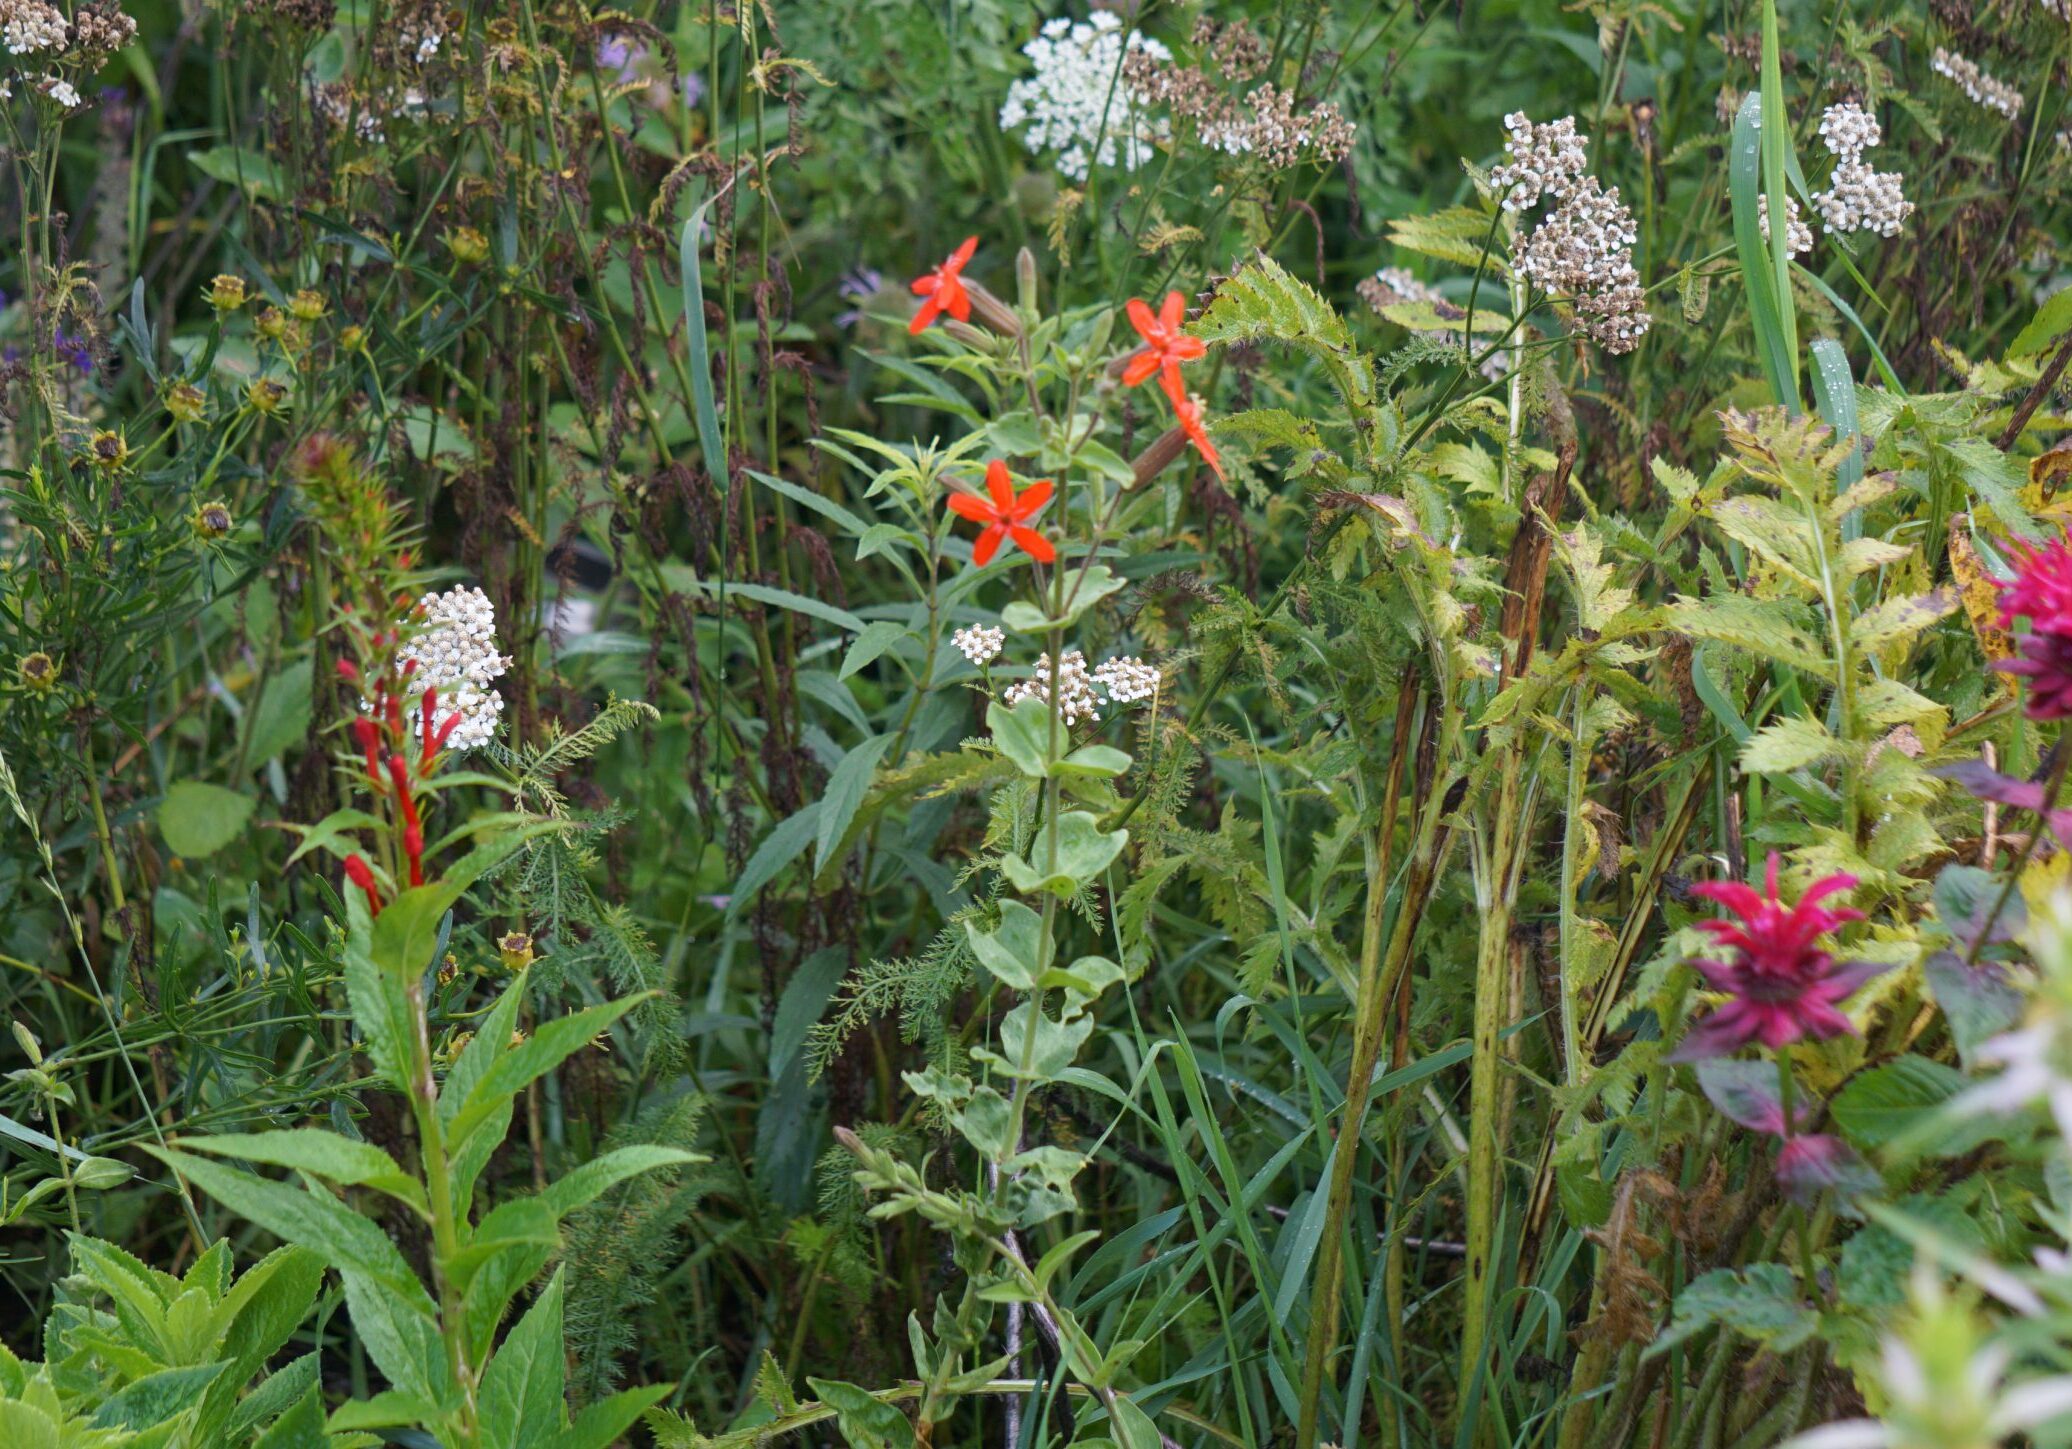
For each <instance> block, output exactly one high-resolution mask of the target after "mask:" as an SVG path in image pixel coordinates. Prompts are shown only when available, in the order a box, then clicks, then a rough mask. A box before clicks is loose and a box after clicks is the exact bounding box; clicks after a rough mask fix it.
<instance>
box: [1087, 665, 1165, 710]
mask: <svg viewBox="0 0 2072 1449" xmlns="http://www.w3.org/2000/svg"><path fill="white" fill-rule="evenodd" d="M1159 678H1160V675H1159V672H1158V666H1157V665H1156V664H1146V663H1145V662H1144V661H1143V660H1141V659H1139V658H1137V656H1136V655H1134V654H1118V655H1116V656H1115V657H1114V658H1113V659H1104V660H1102V661H1101V662H1100V664H1098V665H1097V666H1095V668H1094V682H1095V683H1096V684H1098V685H1100V686H1101V688H1103V689H1105V690H1107V691H1108V698H1109V699H1110V700H1111V701H1113V702H1114V703H1116V704H1134V703H1136V702H1137V701H1138V700H1140V699H1149V698H1151V696H1152V695H1154V694H1156V693H1158V681H1159Z"/></svg>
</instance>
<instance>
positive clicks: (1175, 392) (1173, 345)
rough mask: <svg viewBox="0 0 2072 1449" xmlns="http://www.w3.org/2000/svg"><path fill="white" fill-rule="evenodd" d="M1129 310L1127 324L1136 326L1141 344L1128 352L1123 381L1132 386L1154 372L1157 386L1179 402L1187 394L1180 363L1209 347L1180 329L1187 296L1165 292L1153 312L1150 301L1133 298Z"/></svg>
mask: <svg viewBox="0 0 2072 1449" xmlns="http://www.w3.org/2000/svg"><path fill="white" fill-rule="evenodd" d="M1128 310H1129V316H1130V326H1132V327H1134V328H1136V329H1137V335H1138V336H1139V337H1141V338H1143V339H1144V345H1143V346H1142V347H1141V348H1139V349H1138V350H1137V351H1135V352H1133V353H1131V354H1130V357H1129V360H1128V361H1127V362H1126V363H1125V364H1124V365H1123V369H1122V380H1123V382H1124V383H1125V384H1127V385H1128V386H1130V387H1135V386H1137V385H1138V384H1139V383H1141V382H1143V381H1144V380H1145V379H1146V378H1148V377H1150V376H1151V375H1152V374H1153V373H1156V374H1157V375H1158V385H1159V386H1160V387H1162V388H1164V389H1165V395H1166V396H1167V397H1169V398H1171V399H1173V402H1174V404H1175V405H1178V403H1179V401H1180V399H1181V398H1183V397H1185V396H1186V395H1187V384H1186V383H1185V382H1183V381H1182V380H1181V378H1180V365H1181V364H1182V363H1184V362H1192V361H1194V360H1195V359H1196V358H1197V357H1200V356H1201V355H1202V354H1203V353H1205V352H1207V351H1208V350H1209V347H1208V344H1207V343H1206V342H1203V341H1202V340H1201V339H1200V338H1199V337H1189V336H1188V335H1187V334H1186V333H1185V332H1184V331H1182V330H1181V328H1182V326H1183V324H1184V323H1185V322H1186V320H1187V298H1186V297H1185V296H1183V295H1182V294H1180V293H1179V292H1168V293H1166V298H1165V305H1163V306H1162V307H1160V308H1159V309H1158V311H1157V312H1156V313H1154V312H1153V311H1152V310H1151V306H1150V304H1149V303H1147V302H1141V301H1139V300H1138V299H1137V298H1135V297H1132V298H1130V300H1129V309H1128Z"/></svg>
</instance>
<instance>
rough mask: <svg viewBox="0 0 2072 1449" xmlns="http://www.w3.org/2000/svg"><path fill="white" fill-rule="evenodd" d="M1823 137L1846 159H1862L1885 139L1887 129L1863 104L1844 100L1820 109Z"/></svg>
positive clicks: (1832, 148)
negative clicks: (1865, 153)
mask: <svg viewBox="0 0 2072 1449" xmlns="http://www.w3.org/2000/svg"><path fill="white" fill-rule="evenodd" d="M1820 139H1821V140H1822V141H1823V142H1825V143H1826V145H1827V149H1828V150H1830V151H1832V152H1834V154H1835V155H1837V156H1839V157H1841V158H1842V159H1843V160H1844V161H1861V160H1862V159H1863V153H1864V152H1866V151H1868V150H1870V148H1871V147H1873V146H1876V145H1878V144H1879V143H1880V142H1882V141H1883V140H1884V139H1885V129H1884V127H1882V126H1880V125H1879V124H1878V118H1877V117H1876V116H1874V115H1872V114H1871V113H1870V112H1869V111H1866V110H1865V109H1864V108H1863V107H1862V106H1860V105H1858V104H1857V103H1856V102H1854V101H1843V102H1842V103H1841V104H1840V105H1834V106H1829V107H1828V108H1827V109H1826V110H1825V111H1823V112H1821V115H1820Z"/></svg>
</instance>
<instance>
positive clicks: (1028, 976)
mask: <svg viewBox="0 0 2072 1449" xmlns="http://www.w3.org/2000/svg"><path fill="white" fill-rule="evenodd" d="M964 934H965V937H966V939H968V940H969V941H970V942H971V952H972V954H973V955H974V956H976V957H978V961H979V964H980V965H981V966H983V967H985V968H986V970H988V971H990V972H992V973H993V975H994V976H996V977H998V978H999V979H1000V981H1001V982H1002V983H1003V984H1005V985H1008V986H1012V987H1013V988H1014V989H1015V990H1017V991H1033V990H1035V988H1036V978H1037V977H1039V976H1041V975H1042V974H1043V971H1044V969H1045V968H1046V967H1048V966H1049V965H1050V961H1051V952H1052V949H1053V947H1052V945H1051V943H1050V942H1049V941H1048V940H1046V939H1045V938H1044V934H1043V917H1041V916H1039V915H1037V914H1036V912H1034V911H1032V910H1030V909H1029V908H1028V907H1027V906H1025V905H1023V904H1022V903H1021V902H1020V901H1002V902H1001V903H1000V924H999V925H997V926H995V927H994V928H993V929H992V930H990V931H982V930H980V929H979V925H978V922H977V921H966V922H965V923H964Z"/></svg>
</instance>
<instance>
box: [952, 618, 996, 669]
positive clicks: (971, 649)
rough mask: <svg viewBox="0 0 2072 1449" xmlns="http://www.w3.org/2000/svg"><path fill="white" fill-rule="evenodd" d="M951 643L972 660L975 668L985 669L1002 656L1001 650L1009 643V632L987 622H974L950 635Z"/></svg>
mask: <svg viewBox="0 0 2072 1449" xmlns="http://www.w3.org/2000/svg"><path fill="white" fill-rule="evenodd" d="M950 643H952V644H954V645H955V646H956V647H957V652H958V653H960V654H962V655H963V656H964V657H965V658H966V659H969V660H970V661H971V663H972V665H973V667H974V668H978V669H984V668H985V667H986V666H987V665H988V664H991V663H992V662H993V661H994V660H995V659H997V658H999V657H1000V650H1001V648H1002V646H1004V645H1005V644H1006V643H1007V632H1006V631H1005V630H1004V629H994V628H991V627H989V626H987V625H985V624H973V625H972V626H971V627H970V628H968V629H959V630H958V631H957V632H956V633H954V634H952V635H950Z"/></svg>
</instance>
